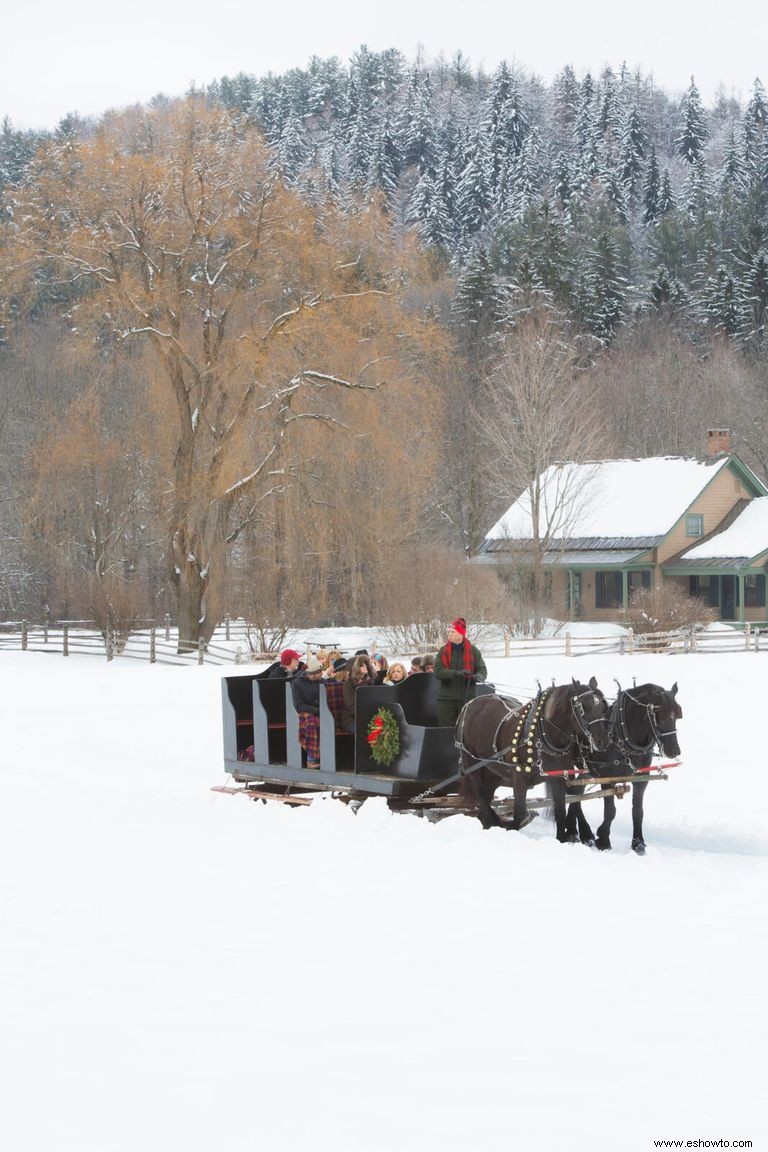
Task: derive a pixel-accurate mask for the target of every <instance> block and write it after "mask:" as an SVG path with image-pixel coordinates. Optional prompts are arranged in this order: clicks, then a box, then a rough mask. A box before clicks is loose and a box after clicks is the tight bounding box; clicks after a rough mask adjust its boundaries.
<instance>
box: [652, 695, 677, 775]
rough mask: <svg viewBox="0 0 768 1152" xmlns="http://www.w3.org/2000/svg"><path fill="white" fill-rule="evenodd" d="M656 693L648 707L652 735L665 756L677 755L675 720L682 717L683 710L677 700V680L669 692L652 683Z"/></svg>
mask: <svg viewBox="0 0 768 1152" xmlns="http://www.w3.org/2000/svg"><path fill="white" fill-rule="evenodd" d="M654 687H655V688H656V694H655V697H654V699H653V700H652V702H651V705H650V708H649V715H650V718H651V724H652V726H653V729H654V732H653V734H654V736H655V737H656V739H657V740H658V742H659V743H660V744H661V747H662V748H663V750H664V755H665V756H679V755H680V745H679V744H678V742H677V721H678V720H681V719H682V716H683V710H682V708H681V707H680V705H679V704H678V702H677V681H675V683H674V684H673V685H672V687H671V688H670V690H669V692H667V691H666V689H664V688H660V687H659V686H658V685H654Z"/></svg>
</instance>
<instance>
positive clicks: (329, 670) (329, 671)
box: [325, 648, 347, 677]
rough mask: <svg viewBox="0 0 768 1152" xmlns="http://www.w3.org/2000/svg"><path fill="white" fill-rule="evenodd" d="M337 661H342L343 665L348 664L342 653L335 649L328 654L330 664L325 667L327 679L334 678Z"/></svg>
mask: <svg viewBox="0 0 768 1152" xmlns="http://www.w3.org/2000/svg"><path fill="white" fill-rule="evenodd" d="M337 660H341V662H342V664H346V662H347V661H346V660H345V658H344V657H343V656H342V654H341V652H339V650H338V648H333V649H332V650H331V651H330V652H329V653H328V663H327V664H326V665H325V674H326V676H327V677H330V676H333V673H334V665H335V663H336V661H337Z"/></svg>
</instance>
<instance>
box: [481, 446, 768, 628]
mask: <svg viewBox="0 0 768 1152" xmlns="http://www.w3.org/2000/svg"><path fill="white" fill-rule="evenodd" d="M534 509H537V511H538V516H537V520H538V535H537V539H535V535H536V534H535V533H534V531H533V525H534V522H535V520H534V517H535V512H534ZM536 558H538V560H539V562H540V564H541V565H542V569H543V571H544V572H545V573H546V576H547V584H548V586H549V591H550V599H551V608H552V611H553V612H554V613H555V614H562V615H563V616H564V617H565V618H567V619H571V620H573V619H584V620H611V619H614V618H615V617H616V615H617V612H618V611H619V610H620V609H621V608H622V607H626V605H627V603H628V600H629V596H630V595H631V593H632V591H633V590H634V589H635V588H650V587H654V586H656V585H657V584H658V583H659V582H663V581H673V582H675V583H678V584H680V585H681V586H682V587H683V588H684V589H685V591H686V592H688V593H689V594H690V595H693V596H701V597H702V598H703V599H704V600H706V602H707V603H708V604H709V605H711V606H713V607H714V608H716V609H717V611H718V615H719V618H720V619H721V620H738V621H742V622H744V621H748V620H765V619H766V569H767V567H768V488H766V486H765V484H763V483H762V481H761V480H759V479H758V477H757V476H756V475H755V474H754V473H753V472H752V471H751V469H750V468H748V467H747V465H746V464H744V462H743V461H742V460H740V459H739V457H738V456H736V455H735V454H734V453H732V452H731V451H730V435H729V434H728V432H727V431H722V430H719V429H718V430H713V431H711V432H708V433H707V458H706V459H705V460H703V461H702V460H694V459H681V458H677V457H658V458H650V459H644V460H602V461H594V462H590V463H585V464H575V463H563V464H555V465H552V466H551V467H550V468H548V469H547V470H546V471H545V472H543V473H542V474H541V476H539V478H538V481H537V483H536V485H533V486H532V487H531V489H528V490H526V491H525V492H523V493H522V495H520V496H519V497H518V498H517V500H516V501H515V503H514V504H513V505H512V506H511V507H510V508H509V509H507V511H506V512H505V513H504V515H503V516H502V517H501V518H500V519H499V520H498V521H497V523H496V524H494V526H493V527H492V528H491V530H490V532H489V533H488V536H487V537H486V539H485V541H484V542H483V544H482V545H481V547H480V549H479V552H478V555H477V557H476V558H475V562H476V563H484V564H493V565H495V566H498V567H499V568H500V570H501V572H502V575H504V574H505V573H508V574H509V575H510V576H511V575H512V574H513V573H520V572H521V571H525V570H526V569H530V567H531V565H532V564H533V563H534V562H535V559H536Z"/></svg>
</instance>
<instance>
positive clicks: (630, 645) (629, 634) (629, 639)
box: [627, 628, 635, 656]
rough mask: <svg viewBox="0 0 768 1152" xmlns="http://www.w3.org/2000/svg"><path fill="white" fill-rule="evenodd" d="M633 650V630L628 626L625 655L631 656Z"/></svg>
mask: <svg viewBox="0 0 768 1152" xmlns="http://www.w3.org/2000/svg"><path fill="white" fill-rule="evenodd" d="M634 650H635V630H634V628H630V630H629V632H627V655H628V656H631V655H632V653H633V652H634Z"/></svg>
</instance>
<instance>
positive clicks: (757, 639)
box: [755, 628, 760, 652]
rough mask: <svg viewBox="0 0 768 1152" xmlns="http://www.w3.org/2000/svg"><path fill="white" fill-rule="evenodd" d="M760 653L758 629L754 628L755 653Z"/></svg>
mask: <svg viewBox="0 0 768 1152" xmlns="http://www.w3.org/2000/svg"><path fill="white" fill-rule="evenodd" d="M759 651H760V629H759V628H755V652H759Z"/></svg>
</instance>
